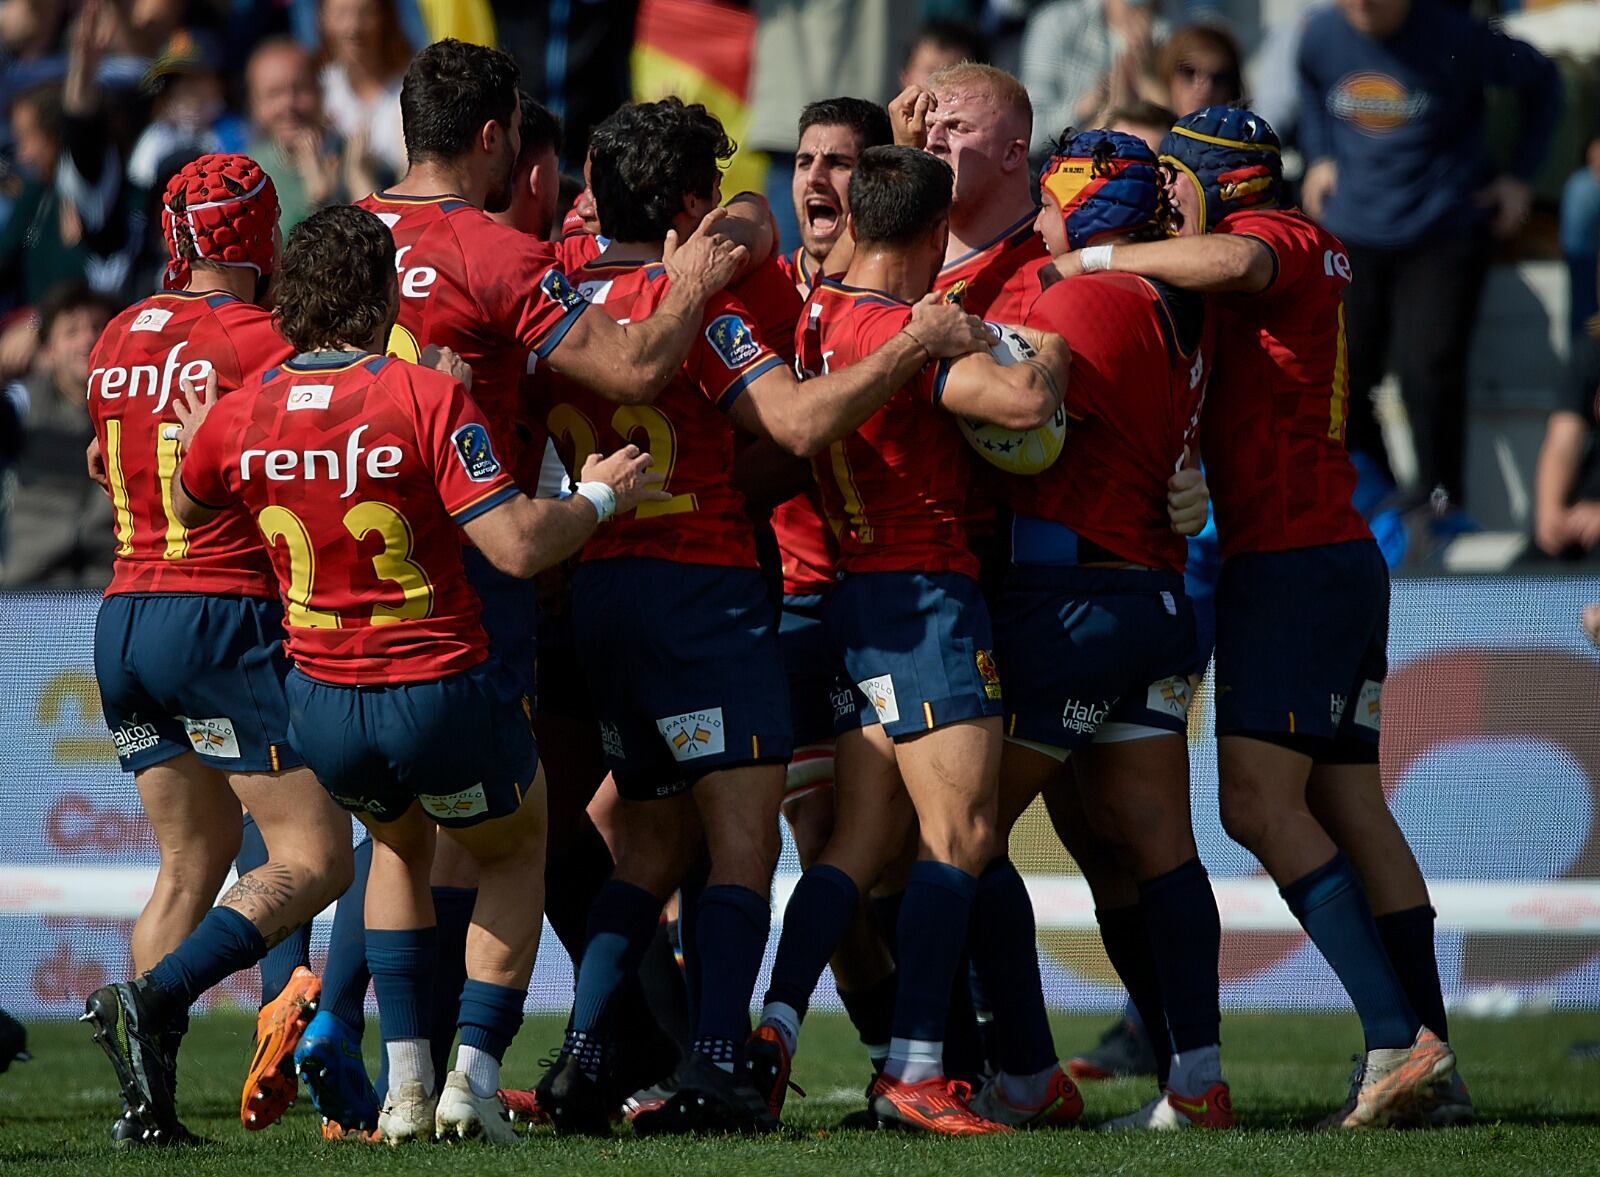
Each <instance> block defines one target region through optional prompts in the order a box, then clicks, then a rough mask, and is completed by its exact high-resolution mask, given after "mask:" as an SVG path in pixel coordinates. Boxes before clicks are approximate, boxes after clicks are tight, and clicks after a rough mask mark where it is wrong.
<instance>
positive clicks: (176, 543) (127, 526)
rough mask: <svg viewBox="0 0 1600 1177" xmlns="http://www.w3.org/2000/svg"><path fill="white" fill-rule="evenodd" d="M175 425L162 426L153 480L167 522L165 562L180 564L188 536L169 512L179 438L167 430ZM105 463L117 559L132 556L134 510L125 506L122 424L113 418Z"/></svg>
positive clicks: (107, 430) (187, 547)
mask: <svg viewBox="0 0 1600 1177" xmlns="http://www.w3.org/2000/svg"><path fill="white" fill-rule="evenodd" d="M176 428H177V427H176V426H174V425H162V426H161V435H160V436H159V437H158V438H157V440H156V480H157V481H158V482H159V483H160V484H161V513H162V515H163V516H165V518H166V521H167V534H166V552H165V555H166V558H167V559H168V560H181V559H183V558H184V557H185V556H187V555H188V554H189V532H188V529H187V528H185V527H184V525H183V524H181V523H179V522H178V516H177V515H176V513H174V511H173V510H172V472H173V471H174V470H176V469H177V468H178V437H177V433H176V432H173V433H172V434H171V435H170V436H169V435H168V430H174V431H175V430H176ZM103 457H104V458H105V463H106V480H107V481H108V482H110V483H111V508H112V510H113V512H115V514H116V520H117V555H119V556H131V555H133V509H132V508H131V507H130V506H129V505H128V482H127V479H126V478H125V477H124V475H123V473H122V422H121V421H119V420H118V419H117V418H115V417H112V418H111V419H110V420H108V421H107V422H106V446H105V454H104V455H103Z"/></svg>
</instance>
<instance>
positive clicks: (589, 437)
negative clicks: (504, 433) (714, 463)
mask: <svg viewBox="0 0 1600 1177" xmlns="http://www.w3.org/2000/svg"><path fill="white" fill-rule="evenodd" d="M545 423H546V424H547V425H548V426H549V427H550V432H551V433H552V434H553V435H554V436H556V437H559V438H561V439H562V440H564V441H565V442H566V447H565V448H566V449H568V450H569V451H570V452H571V454H572V474H573V477H577V476H578V474H579V472H580V471H581V470H582V469H583V464H584V462H585V461H587V460H588V458H589V455H590V454H597V453H599V452H600V438H599V434H598V432H597V431H596V429H595V427H594V422H593V421H591V420H589V418H588V417H586V416H584V415H583V414H582V413H581V412H579V411H578V410H577V409H575V408H574V407H573V406H571V405H568V404H561V405H557V406H556V407H555V408H553V409H551V410H550V416H549V417H548V418H547V419H546V422H545ZM611 428H612V430H613V431H614V432H615V433H616V434H617V436H618V437H622V438H625V439H626V440H628V441H631V442H633V444H635V445H637V446H638V447H639V448H640V449H642V450H646V451H648V452H649V453H650V455H651V456H652V457H654V458H655V460H656V469H657V470H659V471H661V481H662V485H661V489H662V490H667V489H670V484H671V482H672V466H673V463H674V461H675V460H676V458H677V434H676V432H675V431H674V430H673V428H672V422H671V421H669V420H667V418H666V416H665V415H664V414H663V413H662V412H661V410H659V409H656V408H653V407H652V406H650V405H622V406H621V407H620V408H618V409H617V411H616V412H614V413H612V414H611ZM635 433H642V434H643V435H644V436H643V437H642V438H641V437H635V436H634V434H635ZM699 506H700V504H699V502H698V501H697V500H696V499H695V497H694V495H692V494H675V495H673V496H672V497H671V498H670V499H664V500H662V501H661V502H659V503H640V504H639V506H638V509H637V510H636V511H635V515H636V516H637V517H638V518H640V519H650V518H652V517H654V516H656V515H681V514H683V513H684V512H686V511H694V510H698V509H699Z"/></svg>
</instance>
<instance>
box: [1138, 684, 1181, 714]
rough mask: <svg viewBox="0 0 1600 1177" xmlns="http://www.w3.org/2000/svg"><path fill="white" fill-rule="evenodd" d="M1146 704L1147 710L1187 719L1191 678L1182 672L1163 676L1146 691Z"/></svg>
mask: <svg viewBox="0 0 1600 1177" xmlns="http://www.w3.org/2000/svg"><path fill="white" fill-rule="evenodd" d="M1144 706H1145V710H1147V711H1154V712H1155V713H1156V714H1158V715H1170V716H1172V718H1173V719H1187V718H1188V717H1189V680H1188V679H1186V678H1184V677H1183V675H1181V674H1174V675H1173V676H1172V677H1170V678H1163V679H1161V680H1159V681H1157V682H1153V683H1151V684H1150V686H1149V688H1148V689H1147V690H1146V691H1145V693H1144Z"/></svg>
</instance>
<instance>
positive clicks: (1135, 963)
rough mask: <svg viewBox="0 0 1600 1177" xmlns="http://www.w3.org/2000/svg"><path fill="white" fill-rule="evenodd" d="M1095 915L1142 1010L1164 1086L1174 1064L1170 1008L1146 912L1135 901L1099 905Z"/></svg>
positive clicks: (1114, 965)
mask: <svg viewBox="0 0 1600 1177" xmlns="http://www.w3.org/2000/svg"><path fill="white" fill-rule="evenodd" d="M1094 917H1095V919H1096V920H1098V921H1099V923H1100V942H1101V943H1102V944H1104V945H1105V948H1106V957H1107V959H1109V960H1110V961H1111V967H1112V968H1114V969H1116V970H1117V976H1119V977H1121V978H1122V983H1123V985H1125V986H1127V989H1128V1000H1130V1001H1131V1002H1133V1004H1134V1006H1135V1007H1137V1009H1138V1011H1139V1021H1140V1023H1141V1024H1142V1025H1143V1026H1144V1032H1145V1034H1147V1035H1148V1036H1149V1039H1150V1048H1151V1050H1152V1051H1153V1052H1154V1053H1155V1056H1156V1079H1157V1081H1158V1082H1159V1083H1160V1085H1161V1086H1162V1087H1165V1086H1166V1085H1167V1072H1168V1070H1169V1069H1170V1067H1171V1066H1172V1032H1171V1031H1170V1030H1168V1028H1167V1012H1166V1008H1165V1007H1164V1006H1163V1005H1162V1004H1161V974H1160V973H1158V972H1157V971H1156V960H1155V953H1154V952H1153V951H1152V950H1151V948H1150V933H1149V931H1148V930H1146V928H1145V923H1144V913H1143V912H1142V911H1140V910H1139V905H1138V904H1137V903H1135V904H1132V905H1130V906H1128V907H1100V908H1096V909H1095V913H1094Z"/></svg>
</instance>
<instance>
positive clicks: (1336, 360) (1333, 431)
mask: <svg viewBox="0 0 1600 1177" xmlns="http://www.w3.org/2000/svg"><path fill="white" fill-rule="evenodd" d="M1334 348H1335V351H1334V353H1333V395H1332V396H1331V397H1329V398H1328V440H1329V441H1343V440H1344V421H1345V412H1346V409H1345V404H1346V401H1347V398H1348V397H1349V395H1350V371H1349V365H1348V363H1347V360H1346V352H1345V340H1344V304H1343V303H1340V304H1339V337H1338V338H1337V339H1336V340H1335V341H1334Z"/></svg>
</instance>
